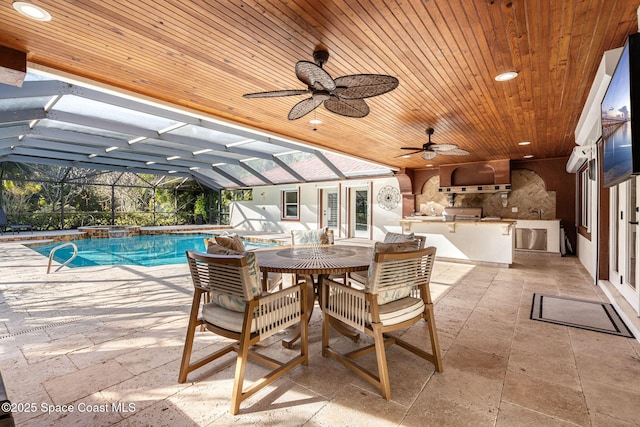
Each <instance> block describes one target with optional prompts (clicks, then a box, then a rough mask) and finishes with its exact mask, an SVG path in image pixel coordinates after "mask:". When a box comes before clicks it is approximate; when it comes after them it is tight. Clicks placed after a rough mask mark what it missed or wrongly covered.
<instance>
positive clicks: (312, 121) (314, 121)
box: [309, 119, 322, 125]
mask: <svg viewBox="0 0 640 427" xmlns="http://www.w3.org/2000/svg"><path fill="white" fill-rule="evenodd" d="M309 123H311V124H312V125H319V124H320V123H322V120H320V119H311V120H309Z"/></svg>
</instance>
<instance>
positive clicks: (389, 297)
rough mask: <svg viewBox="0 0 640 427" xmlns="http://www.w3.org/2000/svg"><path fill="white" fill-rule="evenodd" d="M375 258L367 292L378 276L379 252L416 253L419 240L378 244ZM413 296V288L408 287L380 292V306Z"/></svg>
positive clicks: (370, 270)
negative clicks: (376, 260) (376, 261)
mask: <svg viewBox="0 0 640 427" xmlns="http://www.w3.org/2000/svg"><path fill="white" fill-rule="evenodd" d="M373 248H374V249H373V257H374V261H372V263H371V267H369V274H368V277H367V281H366V282H365V290H366V291H367V292H370V291H371V283H373V280H374V276H375V275H376V271H377V269H376V263H375V254H376V253H377V252H409V251H415V250H418V249H419V248H420V241H419V240H408V241H406V242H400V243H381V242H376V243H375V245H374V247H373ZM410 294H411V288H410V287H406V288H403V289H394V290H389V291H384V290H380V289H379V290H378V304H379V305H383V304H387V303H389V302H392V301H395V300H397V299H401V298H404V297H407V296H409V295H410Z"/></svg>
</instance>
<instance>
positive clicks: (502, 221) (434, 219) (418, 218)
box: [400, 215, 517, 224]
mask: <svg viewBox="0 0 640 427" xmlns="http://www.w3.org/2000/svg"><path fill="white" fill-rule="evenodd" d="M400 221H406V222H445V223H457V224H463V223H472V224H478V223H481V224H505V223H515V222H517V220H515V219H502V218H492V217H486V218H481V219H456V220H453V221H447V220H445V218H443V217H441V216H426V215H425V216H418V215H416V216H407V217H404V218H403V219H401V220H400Z"/></svg>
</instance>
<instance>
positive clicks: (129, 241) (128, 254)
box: [28, 234, 275, 268]
mask: <svg viewBox="0 0 640 427" xmlns="http://www.w3.org/2000/svg"><path fill="white" fill-rule="evenodd" d="M205 237H212V235H211V234H159V235H143V236H132V237H115V238H106V239H101V238H97V239H81V240H74V241H73V243H75V245H76V246H77V247H78V256H76V258H75V259H74V260H73V261H72V262H71V263H69V264H67V267H72V268H73V267H89V266H99V265H139V266H143V267H155V266H158V265H171V264H186V263H187V257H186V256H185V251H187V250H190V249H195V250H197V251H201V252H204V251H205V250H206V249H205V247H204V238H205ZM62 243H63V242H54V243H49V244H46V245H32V246H28V247H29V248H30V249H33V250H34V251H36V252H38V253H39V254H41V255H44V256H46V257H49V253H50V252H51V249H53V248H55V247H56V246H59V245H61V244H62ZM244 243H245V247H246V248H247V250H251V249H257V248H263V247H268V246H274V245H275V243H272V242H252V241H245V242H244ZM72 255H73V248H72V247H71V246H66V247H63V248H60V249H58V250H57V251H56V253H55V255H54V257H53V259H54V260H55V261H57V262H59V263H61V264H62V263H64V262H65V261H66V260H68V259H69V258H71V256H72Z"/></svg>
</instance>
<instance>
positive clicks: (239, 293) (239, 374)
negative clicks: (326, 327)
mask: <svg viewBox="0 0 640 427" xmlns="http://www.w3.org/2000/svg"><path fill="white" fill-rule="evenodd" d="M187 260H188V262H189V270H190V271H191V278H192V279H193V285H194V294H193V302H192V304H191V314H190V315H189V324H188V326H187V335H186V339H185V343H184V350H183V354H182V362H181V364H180V373H179V376H178V382H180V383H184V382H185V381H186V380H187V375H188V374H189V373H190V372H192V371H194V370H196V369H198V368H200V367H202V366H204V365H206V364H207V363H209V362H212V361H214V360H216V359H218V358H220V357H221V356H223V355H225V354H227V353H229V352H231V351H235V352H236V353H237V361H236V369H235V376H234V383H233V392H232V395H231V413H232V414H233V415H235V414H237V413H238V412H239V411H240V403H241V402H242V401H243V400H245V399H246V398H248V397H249V396H251V395H253V394H254V393H255V392H257V391H258V390H260V389H262V388H263V387H265V386H266V385H268V384H270V383H272V382H273V381H275V380H277V379H278V378H280V377H281V376H282V375H284V374H286V373H287V372H289V371H290V370H291V369H293V368H294V367H295V366H297V365H299V364H303V365H307V363H308V350H307V348H308V338H307V336H308V332H307V331H308V328H307V321H306V319H307V304H306V302H305V301H306V295H305V293H306V289H305V287H304V286H300V285H294V286H291V287H287V288H285V289H283V290H280V291H277V292H274V293H263V292H262V290H261V285H260V280H259V275H258V273H259V269H258V265H257V261H256V257H255V253H252V252H247V253H244V254H242V255H214V254H205V253H202V252H196V251H187ZM205 294H209V296H210V302H207V303H205V298H204V295H205ZM200 311H201V312H202V313H201V315H199V312H200ZM200 325H204V326H205V327H206V329H207V330H208V331H210V332H213V333H214V334H216V335H220V336H222V337H225V338H229V339H232V340H234V342H233V343H231V344H229V345H227V346H225V347H224V348H222V349H220V350H218V351H216V352H214V353H212V354H210V355H207V356H205V357H203V358H201V359H200V360H198V361H196V362H193V363H192V362H191V351H192V348H193V342H194V339H195V335H196V329H197V328H198V326H200ZM292 325H299V327H300V354H299V355H297V356H296V357H294V358H292V359H291V360H289V361H288V362H286V363H281V362H279V361H277V360H275V359H272V358H270V357H267V356H264V355H262V354H259V353H258V352H256V351H254V350H253V349H252V348H251V347H252V346H253V345H255V344H257V343H258V342H260V341H263V340H264V339H265V338H268V337H270V336H271V335H273V334H275V333H277V332H280V331H282V330H284V329H286V328H288V327H289V326H292ZM249 358H251V360H253V361H257V362H260V363H262V364H263V365H265V366H267V367H269V368H271V371H270V372H268V373H267V374H266V375H265V376H263V377H262V378H260V379H258V380H256V381H254V382H253V383H252V384H251V385H250V386H248V387H247V388H246V389H245V388H244V385H243V384H244V381H245V371H246V367H247V360H248V359H249Z"/></svg>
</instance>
